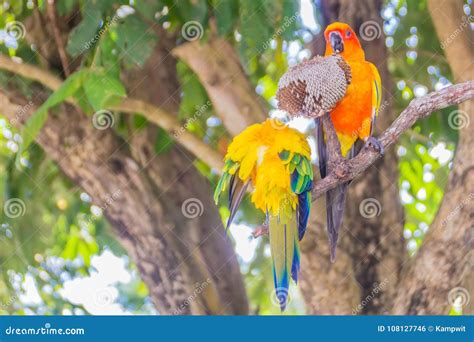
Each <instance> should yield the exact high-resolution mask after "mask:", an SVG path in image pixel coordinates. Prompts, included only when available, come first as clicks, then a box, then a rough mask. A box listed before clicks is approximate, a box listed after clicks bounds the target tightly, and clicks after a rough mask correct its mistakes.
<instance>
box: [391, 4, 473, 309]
mask: <svg viewBox="0 0 474 342" xmlns="http://www.w3.org/2000/svg"><path fill="white" fill-rule="evenodd" d="M462 6H463V2H462V1H454V0H448V1H433V0H430V1H428V8H429V11H430V14H431V17H432V19H433V23H434V26H435V28H436V32H437V34H438V37H439V40H440V42H442V44H441V46H440V48H444V52H445V54H446V57H447V59H448V62H449V65H450V67H451V70H452V72H453V75H454V79H455V80H456V81H457V82H461V81H466V80H469V79H472V78H473V75H474V67H473V65H472V63H469V62H468V61H472V60H473V59H474V52H473V46H472V44H471V36H470V28H469V22H468V21H466V20H467V19H466V17H465V16H464V13H463V10H462ZM454 34H455V36H454V38H452V37H453V35H454ZM458 116H459V118H458V119H459V120H460V121H459V123H460V125H459V127H458V128H459V129H460V130H459V142H458V148H457V150H456V156H455V159H454V162H453V168H452V170H451V173H450V175H449V181H448V185H447V187H446V190H445V194H444V198H443V202H442V204H441V207H440V209H439V211H438V213H437V215H436V218H435V220H434V221H433V223H432V224H431V226H430V228H429V231H428V233H427V235H426V237H425V239H424V241H423V245H422V246H421V248H420V250H419V251H418V254H417V257H416V259H415V260H414V262H413V263H412V264H410V265H409V268H408V269H407V271H406V273H405V276H404V277H403V279H402V281H401V283H400V286H401V288H402V289H403V291H400V292H399V293H398V295H397V297H396V299H395V306H394V313H395V314H417V315H420V314H428V315H433V314H447V313H448V312H449V309H450V307H451V305H452V304H453V300H455V299H456V296H458V297H460V300H461V305H462V304H464V307H463V313H464V314H472V313H473V304H472V300H471V301H469V302H466V300H468V299H467V298H468V297H469V294H472V293H473V290H474V279H473V278H474V276H473V272H472V264H473V252H472V251H473V228H474V224H473V219H474V209H473V204H472V203H473V202H472V201H473V200H474V174H473V171H474V156H473V154H472V146H473V145H474V137H473V135H472V130H471V129H470V124H472V122H474V101H473V100H470V101H467V102H465V103H463V104H461V105H460V106H459V111H458ZM454 128H456V127H454ZM463 291H464V293H463ZM466 294H467V298H466V297H465V296H466Z"/></svg>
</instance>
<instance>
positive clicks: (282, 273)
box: [267, 209, 300, 311]
mask: <svg viewBox="0 0 474 342" xmlns="http://www.w3.org/2000/svg"><path fill="white" fill-rule="evenodd" d="M289 211H290V212H291V214H290V215H288V214H283V215H282V214H280V215H279V216H273V215H271V214H267V220H268V221H267V224H268V228H269V235H270V248H271V252H272V259H273V280H274V283H275V296H276V298H277V301H278V304H279V305H280V309H281V311H283V310H285V308H286V305H287V303H288V287H289V284H290V277H291V278H293V280H294V281H295V282H297V281H298V273H299V270H300V249H299V242H298V241H299V240H298V225H297V218H296V212H295V211H293V210H291V209H290V210H289ZM282 212H283V213H284V212H285V210H283V211H282Z"/></svg>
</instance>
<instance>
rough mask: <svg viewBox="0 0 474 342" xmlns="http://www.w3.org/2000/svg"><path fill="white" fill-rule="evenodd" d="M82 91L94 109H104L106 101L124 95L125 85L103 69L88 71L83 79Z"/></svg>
mask: <svg viewBox="0 0 474 342" xmlns="http://www.w3.org/2000/svg"><path fill="white" fill-rule="evenodd" d="M84 92H85V94H86V97H87V99H88V100H89V103H90V105H91V106H92V108H93V109H94V110H96V111H97V110H100V109H104V108H105V107H106V104H107V102H108V101H110V100H111V99H112V98H114V97H116V96H118V97H121V96H125V94H126V92H125V87H124V86H123V84H122V83H121V82H120V80H118V79H116V78H114V77H113V76H111V75H109V74H107V73H106V72H105V70H103V69H96V70H92V71H91V72H89V74H88V76H87V77H86V78H85V80H84Z"/></svg>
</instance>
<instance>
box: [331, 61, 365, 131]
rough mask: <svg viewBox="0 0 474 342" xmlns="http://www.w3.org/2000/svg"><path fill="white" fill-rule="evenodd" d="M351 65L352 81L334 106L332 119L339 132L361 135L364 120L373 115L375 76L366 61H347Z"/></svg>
mask: <svg viewBox="0 0 474 342" xmlns="http://www.w3.org/2000/svg"><path fill="white" fill-rule="evenodd" d="M347 62H348V63H349V65H350V67H351V72H352V82H351V84H350V85H349V86H348V87H347V92H346V95H345V96H344V97H343V98H342V100H341V101H339V103H338V104H337V105H336V107H334V109H333V110H332V112H331V119H332V122H333V124H334V128H335V129H336V131H337V132H338V133H343V134H346V135H350V136H353V137H354V138H356V137H360V138H364V137H363V136H361V133H362V132H364V134H363V135H365V134H366V133H365V131H366V130H364V129H362V127H363V123H364V120H366V119H367V118H370V117H371V116H372V86H373V82H374V77H373V73H372V69H371V67H370V64H369V63H368V62H366V61H347Z"/></svg>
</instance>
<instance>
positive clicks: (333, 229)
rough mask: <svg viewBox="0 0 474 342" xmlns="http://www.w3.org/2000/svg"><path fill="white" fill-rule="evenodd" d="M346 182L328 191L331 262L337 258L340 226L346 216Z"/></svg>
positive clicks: (327, 209)
mask: <svg viewBox="0 0 474 342" xmlns="http://www.w3.org/2000/svg"><path fill="white" fill-rule="evenodd" d="M348 184H349V183H344V184H341V185H338V186H337V187H335V188H334V189H331V190H329V191H328V192H326V220H327V230H328V236H329V248H330V253H331V262H334V261H335V260H336V247H337V239H338V238H339V228H340V227H341V223H342V218H343V217H344V206H345V201H346V191H347V185H348Z"/></svg>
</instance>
